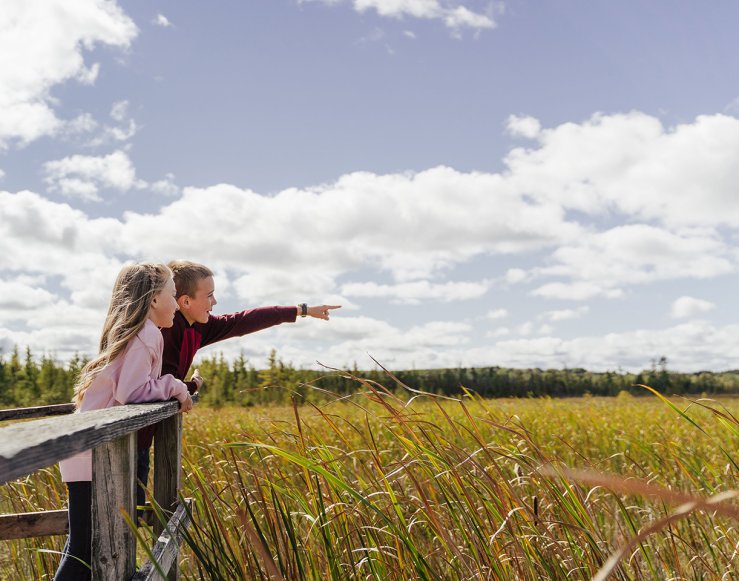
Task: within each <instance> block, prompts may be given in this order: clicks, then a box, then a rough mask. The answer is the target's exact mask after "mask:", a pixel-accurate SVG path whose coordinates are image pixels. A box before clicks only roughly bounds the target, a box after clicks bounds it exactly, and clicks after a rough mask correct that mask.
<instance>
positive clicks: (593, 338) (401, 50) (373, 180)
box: [0, 0, 739, 371]
mask: <svg viewBox="0 0 739 581" xmlns="http://www.w3.org/2000/svg"><path fill="white" fill-rule="evenodd" d="M738 23H739V4H737V3H736V2H734V1H731V0H716V1H713V2H710V3H698V2H688V1H679V0H671V1H667V0H654V1H653V2H648V3H647V2H642V1H637V0H623V1H619V2H613V1H605V0H556V1H555V0H536V1H534V0H503V1H495V0H250V1H238V0H211V1H209V2H205V1H204V0H151V1H147V2H139V1H134V0H117V1H114V0H75V1H74V2H68V1H66V0H0V349H2V351H3V352H4V353H5V354H6V356H7V353H8V352H9V351H10V350H12V349H13V347H14V346H15V345H17V346H19V347H20V348H21V349H24V348H25V347H26V346H28V347H30V348H31V349H32V351H33V352H35V353H37V354H41V353H47V354H50V355H52V356H54V357H56V358H58V359H59V360H61V361H64V360H67V359H69V358H70V357H71V356H72V355H73V354H75V353H80V354H86V355H91V354H94V352H95V349H96V345H97V342H98V339H99V334H100V330H101V327H102V322H103V319H104V316H105V312H106V309H107V304H108V301H109V300H110V292H111V288H112V285H113V281H114V280H115V276H116V274H117V272H118V270H119V269H120V268H121V266H122V265H123V264H125V263H128V262H131V261H141V260H153V261H157V262H167V261H169V260H171V259H174V258H186V259H190V260H195V261H198V262H202V263H204V264H207V265H208V266H210V267H211V268H212V269H213V270H214V272H215V273H216V276H215V283H216V296H217V298H218V301H219V304H218V305H217V307H216V312H219V313H229V312H234V311H238V310H242V309H245V308H251V307H256V306H266V305H274V304H284V305H292V304H296V303H299V302H303V301H305V302H308V303H309V304H323V303H327V304H341V305H342V309H341V310H339V311H336V312H335V314H334V315H333V316H332V318H331V321H329V322H325V321H319V320H313V319H306V320H298V321H297V322H296V323H295V324H284V325H281V326H279V327H275V328H272V329H269V330H266V331H262V332H259V333H256V334H253V335H249V336H246V337H243V338H239V339H232V340H229V341H226V342H223V343H220V344H218V345H215V346H212V347H209V348H206V349H204V350H202V351H201V352H200V353H201V355H203V356H211V355H213V354H216V353H219V352H222V353H223V354H224V355H225V356H226V357H227V358H232V357H235V356H236V355H238V354H239V353H243V354H244V355H245V356H246V357H247V358H248V359H249V361H251V362H252V363H253V364H254V365H255V366H257V367H261V366H263V365H264V363H265V361H266V358H267V356H268V354H269V352H270V350H271V349H273V348H274V349H276V350H277V353H278V355H279V356H280V357H281V358H282V359H283V360H285V361H288V362H291V363H292V364H293V365H295V366H299V367H305V368H309V367H310V368H316V367H318V366H319V364H322V365H326V366H329V367H336V368H342V367H348V366H353V365H355V364H356V365H357V366H358V367H359V368H360V369H367V368H371V367H374V365H375V364H374V362H373V359H375V360H376V361H378V362H380V363H381V364H382V365H384V366H386V367H389V368H393V369H410V368H415V369H425V368H436V367H457V366H464V367H472V366H494V365H498V366H503V367H540V368H575V367H583V368H586V369H590V370H594V371H605V370H615V371H619V370H621V371H636V370H641V369H646V368H649V367H650V366H652V365H653V364H654V362H655V361H656V360H658V359H659V358H661V357H666V358H667V360H668V367H669V368H670V369H673V370H676V371H699V370H713V371H722V370H727V369H736V368H739V315H738V314H737V309H736V292H735V289H736V288H737V282H739V231H738V230H737V228H738V227H739V189H738V187H737V186H738V185H739V75H738V74H737V70H739V36H737V34H736V29H737V24H738Z"/></svg>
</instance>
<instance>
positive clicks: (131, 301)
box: [72, 262, 172, 407]
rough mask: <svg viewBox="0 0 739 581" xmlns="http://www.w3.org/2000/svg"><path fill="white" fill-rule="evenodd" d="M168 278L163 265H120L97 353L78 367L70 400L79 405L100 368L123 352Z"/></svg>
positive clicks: (142, 263)
mask: <svg viewBox="0 0 739 581" xmlns="http://www.w3.org/2000/svg"><path fill="white" fill-rule="evenodd" d="M171 277H172V271H171V270H170V269H169V268H168V267H167V266H165V265H164V264H155V263H152V262H141V263H138V264H131V265H128V266H124V267H123V268H122V269H121V272H120V273H119V274H118V278H117V279H116V281H115V285H114V286H113V296H112V297H111V299H110V307H108V315H107V317H106V318H105V324H104V325H103V333H102V335H101V336H100V354H99V355H98V356H97V357H96V358H95V359H93V360H92V361H90V362H89V363H88V364H87V365H85V366H84V367H83V368H82V371H81V372H80V377H79V379H78V380H77V383H76V385H75V386H74V398H73V400H72V401H74V403H75V405H76V406H77V407H79V406H80V404H81V403H82V398H83V397H84V396H85V391H87V388H89V387H90V384H91V383H92V381H93V380H94V379H95V377H97V375H98V374H99V373H100V372H101V371H102V370H103V368H104V367H105V366H106V365H108V364H110V363H111V362H113V361H115V359H116V358H117V357H118V356H119V355H120V354H121V353H123V351H124V350H125V349H126V346H127V345H128V343H129V341H131V339H133V338H134V337H135V336H136V335H137V333H138V332H139V331H140V330H141V328H142V327H143V326H144V323H145V322H146V319H147V318H148V316H149V308H150V307H151V301H152V300H153V299H154V296H155V295H156V294H157V293H158V292H160V291H161V290H162V289H163V288H164V286H165V285H166V284H167V281H168V280H169V279H170V278H171Z"/></svg>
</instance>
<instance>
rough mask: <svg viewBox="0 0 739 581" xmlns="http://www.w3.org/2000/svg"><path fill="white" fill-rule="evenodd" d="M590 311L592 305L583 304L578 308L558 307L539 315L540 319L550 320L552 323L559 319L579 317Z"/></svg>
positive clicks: (565, 319)
mask: <svg viewBox="0 0 739 581" xmlns="http://www.w3.org/2000/svg"><path fill="white" fill-rule="evenodd" d="M589 311H590V307H588V306H587V305H583V306H581V307H578V308H576V309H558V310H556V311H547V312H546V313H542V314H541V315H539V319H543V320H545V321H549V322H550V323H558V322H559V321H567V320H571V319H579V318H581V317H583V316H584V315H586V314H587V313H588V312H589Z"/></svg>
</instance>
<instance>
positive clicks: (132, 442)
mask: <svg viewBox="0 0 739 581" xmlns="http://www.w3.org/2000/svg"><path fill="white" fill-rule="evenodd" d="M135 474H136V434H135V433H131V434H128V435H126V436H123V437H121V438H118V439H116V440H112V441H110V442H108V443H106V444H102V445H100V446H98V447H97V448H94V449H93V451H92V578H93V580H94V581H101V580H103V579H105V580H108V579H111V580H119V579H130V578H131V577H132V576H133V574H134V573H135V572H136V538H135V536H134V533H133V531H132V530H131V529H130V528H129V526H128V525H127V524H126V521H125V520H124V519H123V516H122V514H121V510H125V511H126V512H127V513H128V514H129V516H130V517H131V518H132V519H134V520H135V519H136V504H135V503H136V494H135V487H134V480H135Z"/></svg>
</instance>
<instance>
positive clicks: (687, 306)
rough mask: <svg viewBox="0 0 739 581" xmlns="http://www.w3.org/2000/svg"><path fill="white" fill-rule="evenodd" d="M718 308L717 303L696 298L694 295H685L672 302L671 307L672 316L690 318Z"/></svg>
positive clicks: (674, 317)
mask: <svg viewBox="0 0 739 581" xmlns="http://www.w3.org/2000/svg"><path fill="white" fill-rule="evenodd" d="M715 308H716V305H715V304H713V303H712V302H709V301H704V300H702V299H696V298H694V297H687V296H683V297H680V298H678V299H675V301H674V302H673V303H672V307H671V308H670V316H671V317H672V318H673V319H689V318H692V317H697V316H700V315H703V314H705V313H707V312H709V311H712V310H713V309H715Z"/></svg>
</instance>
